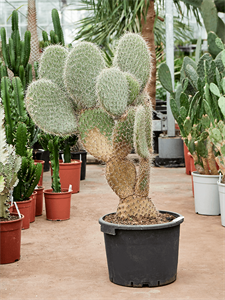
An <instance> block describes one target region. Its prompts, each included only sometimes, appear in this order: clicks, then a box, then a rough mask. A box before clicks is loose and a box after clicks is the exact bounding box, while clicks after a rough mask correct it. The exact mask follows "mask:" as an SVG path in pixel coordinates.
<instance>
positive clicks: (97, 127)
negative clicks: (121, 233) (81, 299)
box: [26, 33, 159, 220]
mask: <svg viewBox="0 0 225 300" xmlns="http://www.w3.org/2000/svg"><path fill="white" fill-rule="evenodd" d="M50 47H51V46H50ZM50 47H49V48H50ZM52 51H54V48H53V47H52ZM44 56H45V52H44V53H43V58H42V63H44V62H45V59H44ZM52 57H53V56H52ZM54 60H55V63H54V62H53V61H52V64H54V67H53V68H52V69H51V65H50V66H49V68H50V70H49V72H51V71H52V70H53V69H54V70H56V68H55V66H56V65H57V57H56V55H54ZM150 63H151V60H150V53H149V50H148V47H147V45H146V43H145V41H144V39H143V38H142V37H141V36H139V35H137V34H130V33H129V34H125V35H124V36H123V37H122V38H121V40H120V41H119V44H118V47H117V50H116V54H115V59H114V62H113V66H112V67H111V68H107V67H106V66H105V62H104V58H103V56H102V53H101V51H100V50H99V49H98V48H97V47H96V46H95V45H93V44H91V43H89V42H80V43H78V44H77V45H76V46H75V47H74V48H73V50H71V51H70V53H69V55H68V56H67V59H66V61H65V66H64V71H63V72H64V85H65V88H66V92H67V93H68V94H69V95H70V96H71V98H72V99H73V101H74V103H75V104H76V105H75V106H74V107H69V108H66V106H68V105H66V102H68V103H69V101H70V99H69V98H65V97H64V96H63V95H64V94H65V93H66V92H64V91H62V92H60V91H59V90H60V87H58V89H59V90H57V93H54V91H53V89H52V85H53V84H55V83H53V82H51V84H50V83H49V84H48V86H47V85H43V80H44V79H39V80H37V81H36V82H35V83H32V84H31V85H30V86H29V88H28V91H27V96H26V106H27V109H28V111H29V113H30V115H31V116H32V118H33V119H34V120H35V122H36V123H37V125H38V126H40V127H42V128H43V129H44V130H45V132H48V133H51V132H52V131H53V126H54V134H56V135H59V136H60V135H66V134H65V130H64V124H63V122H58V121H57V119H58V118H59V116H62V115H63V114H64V115H65V116H66V110H67V114H68V110H69V113H71V117H70V118H67V117H65V116H64V120H65V119H66V120H67V127H68V128H69V130H70V133H73V132H74V131H76V130H77V131H78V133H79V137H80V140H81V142H82V144H83V146H84V147H85V149H86V150H87V151H88V152H89V153H90V154H92V155H93V156H95V157H96V158H97V159H100V160H102V161H104V162H105V163H106V178H107V181H108V183H109V185H110V187H111V188H112V189H113V191H114V192H115V193H116V194H117V195H118V196H119V198H120V202H119V205H118V208H117V217H118V218H120V219H127V218H132V217H134V218H136V219H138V220H141V219H142V218H143V217H154V218H156V219H158V217H159V213H158V211H157V209H156V208H155V206H154V204H153V202H152V201H151V200H150V199H149V198H148V193H149V181H150V162H151V156H150V153H151V149H152V111H151V104H150V103H149V99H148V97H147V95H146V91H145V88H146V85H147V83H148V80H149V74H150ZM42 67H44V68H47V66H42ZM56 72H57V70H56ZM58 72H61V70H59V71H58ZM55 76H56V77H57V76H58V75H57V74H55ZM45 80H46V79H45ZM49 81H51V80H49ZM55 85H56V84H55ZM43 87H44V90H43ZM55 89H56V87H55ZM34 90H38V93H35V95H34V92H33V91H34ZM63 93H64V94H63ZM45 94H46V95H47V96H46V95H45ZM56 94H57V95H56ZM51 95H52V96H51ZM52 107H54V108H55V109H54V110H53V109H50V108H52ZM43 108H45V110H46V111H47V115H48V117H47V118H46V117H45V116H44V114H43V113H42V110H43ZM34 112H35V114H38V115H39V118H38V119H37V118H36V117H35V115H34ZM72 115H73V116H74V117H72ZM75 117H77V118H78V123H77V124H78V126H77V127H76V124H75V122H74V119H73V118H75ZM49 120H51V122H52V123H50V122H49ZM56 124H57V126H56ZM69 130H68V131H69ZM67 134H68V132H67ZM134 146H135V148H136V151H137V153H138V155H139V156H140V166H139V170H136V166H135V165H134V163H133V162H132V161H130V160H129V159H128V158H127V155H128V154H129V153H130V152H131V150H132V149H133V147H134Z"/></svg>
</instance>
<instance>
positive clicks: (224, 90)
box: [220, 78, 225, 94]
mask: <svg viewBox="0 0 225 300" xmlns="http://www.w3.org/2000/svg"><path fill="white" fill-rule="evenodd" d="M220 84H221V87H222V89H223V92H224V94H225V78H223V79H222V80H221V82H220Z"/></svg>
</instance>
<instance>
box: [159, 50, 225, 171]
mask: <svg viewBox="0 0 225 300" xmlns="http://www.w3.org/2000/svg"><path fill="white" fill-rule="evenodd" d="M182 76H183V77H182V82H181V85H180V87H179V88H177V91H176V92H174V91H173V88H172V83H171V82H172V81H171V75H170V71H169V68H168V66H167V65H166V64H165V63H163V64H162V65H161V66H160V68H159V80H160V81H161V84H162V85H163V87H164V88H165V89H166V90H167V91H168V92H170V94H171V99H170V106H171V110H172V113H173V115H174V118H175V119H176V121H177V123H178V125H179V128H180V132H181V135H182V137H183V139H184V142H185V144H186V145H187V147H188V149H189V151H190V152H191V154H192V156H193V158H194V161H195V166H196V169H197V171H198V172H199V173H201V174H212V175H213V174H218V170H217V167H216V163H215V155H216V152H215V147H214V146H213V143H212V141H211V140H210V139H209V134H208V129H209V128H210V126H211V124H214V123H215V120H217V122H219V121H220V120H223V118H224V117H223V114H222V113H221V111H222V112H223V109H224V104H223V103H224V101H223V100H224V98H223V97H220V96H221V95H220V93H222V88H223V84H224V79H223V77H224V76H225V50H223V51H221V52H220V53H219V54H218V55H217V57H216V58H215V60H213V59H212V57H211V55H209V54H207V53H206V54H204V55H203V56H202V57H201V58H200V60H199V62H198V64H197V65H196V64H195V62H194V61H191V59H190V58H186V59H184V62H183V66H182ZM217 85H218V87H217ZM218 97H219V99H218ZM220 108H221V110H220ZM210 170H211V171H210Z"/></svg>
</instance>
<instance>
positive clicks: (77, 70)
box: [64, 42, 105, 108]
mask: <svg viewBox="0 0 225 300" xmlns="http://www.w3.org/2000/svg"><path fill="white" fill-rule="evenodd" d="M104 68H105V61H104V58H103V57H102V55H101V52H100V50H99V49H98V47H97V46H95V45H94V44H92V43H89V42H80V43H78V44H77V45H76V46H75V47H74V48H73V50H72V51H71V52H70V53H69V55H68V57H67V60H66V65H65V69H64V83H65V86H66V88H67V90H68V92H69V94H70V96H71V97H72V99H73V100H74V101H75V102H76V104H78V105H79V106H81V107H82V108H91V107H94V106H95V105H96V103H97V95H96V88H95V85H96V79H97V76H98V75H99V74H100V72H101V71H102V70H103V69H104Z"/></svg>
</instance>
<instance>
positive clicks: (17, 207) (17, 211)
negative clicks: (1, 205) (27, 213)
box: [14, 202, 22, 219]
mask: <svg viewBox="0 0 225 300" xmlns="http://www.w3.org/2000/svg"><path fill="white" fill-rule="evenodd" d="M14 204H15V207H16V210H17V212H18V215H19V218H20V219H21V218H22V216H21V214H20V211H19V208H18V206H17V203H16V202H14Z"/></svg>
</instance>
